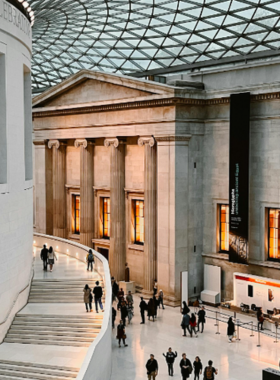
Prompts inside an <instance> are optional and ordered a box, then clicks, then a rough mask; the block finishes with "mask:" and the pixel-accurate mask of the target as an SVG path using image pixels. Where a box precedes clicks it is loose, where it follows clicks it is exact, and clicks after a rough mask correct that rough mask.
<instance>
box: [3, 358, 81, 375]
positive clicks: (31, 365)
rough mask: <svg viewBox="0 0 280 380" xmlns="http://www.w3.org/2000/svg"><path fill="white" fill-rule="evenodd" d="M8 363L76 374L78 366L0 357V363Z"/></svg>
mask: <svg viewBox="0 0 280 380" xmlns="http://www.w3.org/2000/svg"><path fill="white" fill-rule="evenodd" d="M3 364H8V365H13V366H22V367H28V368H39V369H41V368H45V369H53V370H56V371H65V372H68V371H69V372H76V373H77V374H78V372H79V368H74V367H62V366H56V365H52V366H50V365H47V364H41V363H30V362H17V361H13V360H2V359H0V365H3Z"/></svg>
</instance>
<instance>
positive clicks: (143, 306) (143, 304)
mask: <svg viewBox="0 0 280 380" xmlns="http://www.w3.org/2000/svg"><path fill="white" fill-rule="evenodd" d="M139 307H140V314H141V319H142V322H141V323H140V324H141V325H143V324H144V323H145V311H146V310H148V305H147V303H146V301H144V298H143V297H141V302H140V304H139Z"/></svg>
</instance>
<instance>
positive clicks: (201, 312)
mask: <svg viewBox="0 0 280 380" xmlns="http://www.w3.org/2000/svg"><path fill="white" fill-rule="evenodd" d="M197 316H198V329H197V331H198V332H199V326H200V324H201V333H203V330H204V323H205V322H206V321H205V310H204V306H201V309H200V310H199V312H198V313H197Z"/></svg>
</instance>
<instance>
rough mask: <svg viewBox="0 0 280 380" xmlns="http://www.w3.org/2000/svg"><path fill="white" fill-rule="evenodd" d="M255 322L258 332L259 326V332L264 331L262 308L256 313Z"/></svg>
mask: <svg viewBox="0 0 280 380" xmlns="http://www.w3.org/2000/svg"><path fill="white" fill-rule="evenodd" d="M257 320H258V330H260V326H261V330H264V328H263V322H264V316H263V310H262V307H260V308H259V310H258V311H257Z"/></svg>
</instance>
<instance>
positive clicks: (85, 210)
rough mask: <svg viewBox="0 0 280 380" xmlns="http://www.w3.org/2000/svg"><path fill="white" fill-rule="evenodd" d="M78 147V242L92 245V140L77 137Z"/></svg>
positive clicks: (76, 143) (76, 144)
mask: <svg viewBox="0 0 280 380" xmlns="http://www.w3.org/2000/svg"><path fill="white" fill-rule="evenodd" d="M74 145H75V147H76V148H79V149H80V243H81V244H84V245H87V246H88V247H91V246H92V238H93V234H94V210H93V208H94V206H93V188H92V187H93V150H94V145H93V142H91V141H88V140H86V139H77V140H75V143H74Z"/></svg>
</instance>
